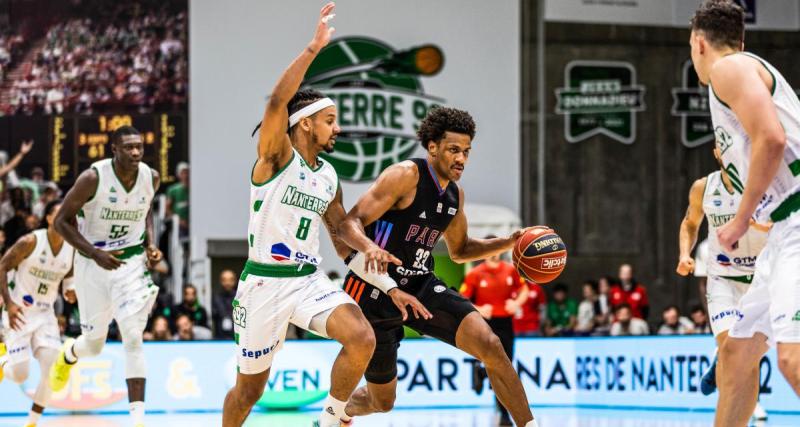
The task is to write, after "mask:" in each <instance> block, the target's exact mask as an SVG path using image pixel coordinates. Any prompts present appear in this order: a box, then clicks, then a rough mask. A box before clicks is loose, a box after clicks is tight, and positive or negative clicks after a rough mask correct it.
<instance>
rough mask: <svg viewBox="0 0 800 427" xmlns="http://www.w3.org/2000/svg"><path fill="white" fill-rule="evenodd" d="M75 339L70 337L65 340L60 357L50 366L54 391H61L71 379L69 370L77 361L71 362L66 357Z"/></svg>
mask: <svg viewBox="0 0 800 427" xmlns="http://www.w3.org/2000/svg"><path fill="white" fill-rule="evenodd" d="M74 342H75V340H74V339H72V338H69V339H67V340H66V341H64V345H62V346H61V351H59V352H58V358H57V359H56V361H55V363H53V365H51V366H50V388H51V389H52V390H53V391H56V392H57V391H61V389H63V388H64V386H66V385H67V381H69V371H70V370H71V369H72V367H73V366H75V363H69V362H67V359H66V352H67V349H68V348H72V344H73V343H74Z"/></svg>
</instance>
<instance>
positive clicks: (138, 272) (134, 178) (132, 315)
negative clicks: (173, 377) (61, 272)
mask: <svg viewBox="0 0 800 427" xmlns="http://www.w3.org/2000/svg"><path fill="white" fill-rule="evenodd" d="M111 150H112V152H113V158H112V159H106V160H100V161H98V162H95V163H94V164H92V167H91V168H90V169H88V170H86V171H84V172H83V173H81V175H80V176H79V177H78V180H77V181H76V182H75V185H74V186H73V187H72V188H71V189H70V190H69V192H68V193H67V196H66V197H65V198H64V203H63V205H62V207H61V209H60V210H59V212H58V215H57V216H56V229H57V230H58V232H59V233H60V234H61V235H62V236H64V239H65V240H66V241H67V242H69V243H70V244H71V245H72V246H73V247H75V249H76V250H77V251H78V253H77V254H76V255H75V261H74V275H75V291H76V293H77V296H78V310H79V312H80V318H81V335H80V336H79V337H78V338H77V339H76V340H72V339H70V340H67V341H66V342H65V343H64V346H63V347H62V351H61V354H59V357H58V359H57V360H56V363H54V364H53V366H52V368H51V370H50V385H51V386H52V388H53V390H55V391H58V390H61V389H62V388H64V386H65V385H66V383H67V380H68V379H69V372H70V369H71V368H72V366H73V365H74V364H75V362H77V360H78V359H79V358H82V357H89V356H95V355H97V354H99V353H100V351H101V350H102V349H103V345H104V344H105V342H106V336H107V335H108V325H109V323H110V322H111V319H115V320H116V321H117V325H118V326H119V331H120V334H121V335H122V344H123V347H124V349H125V378H126V382H127V385H128V400H129V401H130V412H131V417H132V418H133V424H134V425H135V426H141V425H143V423H144V390H145V376H146V367H145V360H144V352H143V349H142V332H143V331H144V328H145V324H146V323H147V317H148V315H149V314H150V309H151V308H152V305H153V302H154V301H155V298H156V295H157V294H158V287H156V286H155V284H153V281H152V280H151V279H150V273H149V272H148V270H147V266H148V264H152V263H154V262H157V261H159V260H160V259H161V252H160V251H159V250H158V248H157V247H156V246H155V237H154V235H153V222H152V217H151V209H150V205H151V202H152V200H153V195H154V194H155V192H156V190H157V189H158V185H159V176H158V173H157V172H156V171H154V170H153V169H151V168H150V167H149V166H147V165H146V164H144V163H143V162H142V161H141V160H142V155H143V154H144V143H143V139H142V135H141V134H140V133H139V131H137V130H136V129H134V128H133V127H131V126H122V127H120V128H118V129H116V130H115V131H114V132H113V133H112V135H111Z"/></svg>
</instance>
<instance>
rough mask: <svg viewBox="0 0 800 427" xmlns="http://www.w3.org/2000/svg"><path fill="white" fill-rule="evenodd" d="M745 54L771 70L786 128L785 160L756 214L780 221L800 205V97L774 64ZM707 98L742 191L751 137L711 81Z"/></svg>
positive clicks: (735, 184)
mask: <svg viewBox="0 0 800 427" xmlns="http://www.w3.org/2000/svg"><path fill="white" fill-rule="evenodd" d="M743 54H745V55H748V56H750V57H752V58H755V59H757V60H758V61H760V62H761V63H762V64H763V65H764V67H766V69H767V70H768V71H769V72H770V74H772V77H773V81H774V83H773V89H772V102H773V103H774V104H775V108H776V110H777V111H778V119H779V120H780V122H781V125H782V126H783V129H784V131H785V132H786V149H785V150H784V152H783V161H782V162H781V165H780V166H779V167H778V173H777V175H776V176H775V178H774V179H773V180H772V183H771V184H770V185H769V188H767V191H766V193H765V194H764V196H763V197H762V199H761V202H760V203H759V205H758V207H757V208H756V211H755V214H754V217H755V219H756V221H758V222H762V223H766V222H767V221H770V220H772V221H780V220H781V219H784V218H786V217H787V216H788V214H789V213H791V212H793V211H794V210H797V209H798V208H800V195H797V196H794V195H795V194H797V193H798V191H800V160H799V159H800V101H798V99H797V95H795V93H794V90H793V89H792V87H791V86H789V83H787V82H786V79H784V78H783V76H782V75H781V74H780V73H779V72H778V70H776V69H775V67H773V66H772V65H770V64H769V63H767V62H766V61H764V60H763V59H761V58H759V57H757V56H755V55H753V54H751V53H746V52H745V53H743ZM712 83H713V82H712ZM708 99H709V107H710V109H711V120H712V121H713V123H714V135H715V137H716V140H717V146H718V147H719V149H720V152H721V153H722V162H723V163H724V165H725V169H726V171H727V172H728V176H729V177H730V178H731V181H732V182H733V187H734V189H735V191H736V192H737V193H739V194H741V193H743V192H744V188H745V186H746V185H747V174H748V173H749V171H750V168H749V166H750V152H751V145H750V144H751V141H750V137H749V136H748V135H747V133H746V132H745V130H744V127H743V126H742V124H741V122H739V119H738V118H737V117H736V115H735V114H734V113H733V111H732V110H731V109H730V108H729V107H728V106H727V105H725V104H724V103H723V102H722V101H720V100H719V99H718V98H717V97H716V95H715V94H714V90H713V88H712V86H711V85H709V97H708ZM792 196H794V197H792Z"/></svg>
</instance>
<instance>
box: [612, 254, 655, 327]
mask: <svg viewBox="0 0 800 427" xmlns="http://www.w3.org/2000/svg"><path fill="white" fill-rule="evenodd" d="M619 281H620V283H618V284H615V285H614V286H612V287H611V306H612V307H614V309H615V310H616V308H617V307H618V306H620V305H622V304H628V305H629V306H630V307H631V312H632V314H633V317H636V318H639V319H645V320H647V317H648V315H649V314H650V302H649V301H648V299H647V289H645V287H644V285H642V284H641V283H637V282H636V279H634V278H633V267H631V266H630V264H622V265H621V266H620V267H619Z"/></svg>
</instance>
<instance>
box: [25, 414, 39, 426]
mask: <svg viewBox="0 0 800 427" xmlns="http://www.w3.org/2000/svg"><path fill="white" fill-rule="evenodd" d="M41 416H42V414H40V413H38V412H36V411H29V412H28V424H27V425H34V426H35V425H36V424H38V423H39V417H41Z"/></svg>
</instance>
